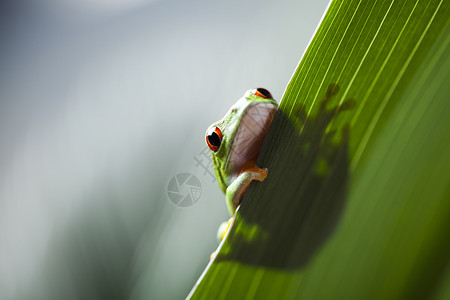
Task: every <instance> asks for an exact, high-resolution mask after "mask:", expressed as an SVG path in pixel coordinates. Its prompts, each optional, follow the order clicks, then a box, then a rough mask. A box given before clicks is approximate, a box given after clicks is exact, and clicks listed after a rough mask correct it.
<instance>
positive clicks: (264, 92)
mask: <svg viewBox="0 0 450 300" xmlns="http://www.w3.org/2000/svg"><path fill="white" fill-rule="evenodd" d="M252 92H253V95H255V96H258V97H261V98H264V99H272V98H273V97H272V94H271V93H270V92H269V91H268V90H266V89H264V88H256V89H254V90H253V91H252Z"/></svg>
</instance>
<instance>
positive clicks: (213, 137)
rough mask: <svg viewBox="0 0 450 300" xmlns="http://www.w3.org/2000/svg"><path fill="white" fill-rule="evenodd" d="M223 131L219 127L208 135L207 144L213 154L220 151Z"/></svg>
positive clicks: (210, 130)
mask: <svg viewBox="0 0 450 300" xmlns="http://www.w3.org/2000/svg"><path fill="white" fill-rule="evenodd" d="M222 138H223V135H222V131H221V130H220V128H219V127H211V128H210V129H209V130H208V132H207V133H206V143H207V144H208V147H209V149H211V150H212V151H213V152H217V150H219V147H220V144H221V143H222Z"/></svg>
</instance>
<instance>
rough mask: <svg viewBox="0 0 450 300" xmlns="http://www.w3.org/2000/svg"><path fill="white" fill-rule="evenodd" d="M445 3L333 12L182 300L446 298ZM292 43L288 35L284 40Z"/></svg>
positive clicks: (449, 26) (449, 75) (354, 6)
mask: <svg viewBox="0 0 450 300" xmlns="http://www.w3.org/2000/svg"><path fill="white" fill-rule="evenodd" d="M448 16H449V2H448V1H443V0H442V1H437V0H436V1H362V0H360V1H356V0H350V1H340V0H336V1H333V2H332V3H331V4H330V6H329V8H328V11H327V12H326V14H325V16H324V18H323V21H322V23H321V25H320V26H319V28H318V30H317V32H316V34H315V36H314V38H313V39H312V41H311V43H310V45H309V47H308V49H307V51H306V52H305V53H304V55H303V58H302V60H301V62H300V64H299V65H298V67H297V70H296V72H295V73H294V75H293V77H292V78H291V81H290V82H289V84H288V86H287V88H286V91H285V94H284V96H283V98H282V101H281V103H280V109H279V111H278V112H277V115H276V116H275V119H274V121H273V125H272V127H271V130H270V132H269V135H268V137H267V139H266V142H265V145H264V147H263V149H262V152H261V154H260V157H259V159H258V165H259V166H263V167H267V168H268V169H269V176H268V178H267V179H266V180H265V181H264V182H262V183H256V182H253V183H252V184H251V185H250V187H249V189H248V191H247V193H246V195H245V197H244V199H243V202H242V204H241V207H240V208H239V210H238V211H237V213H236V217H235V221H234V224H233V227H232V229H231V230H230V232H229V233H228V235H227V237H226V239H225V240H224V241H223V242H222V244H221V246H220V251H219V253H218V254H217V256H216V258H215V260H214V261H213V262H212V263H210V265H209V266H208V267H207V269H206V270H205V272H204V274H203V275H202V277H201V278H200V279H199V281H198V282H197V284H196V286H195V287H194V289H193V290H192V292H191V294H190V296H191V297H192V298H194V299H230V298H233V299H235V298H236V299H237V298H239V299H242V298H249V299H250V298H255V297H256V298H270V299H272V298H274V299H275V298H303V299H392V298H395V299H398V298H405V299H411V298H419V299H430V298H441V299H444V298H445V297H446V296H448V295H449V294H450V288H449V285H450V267H449V260H450V255H449V253H450V242H449V238H448V234H449V230H450V117H449V116H448V115H449V114H450V101H449V95H450V80H449V79H450V55H449V54H450V47H449V42H450V22H449V17H448ZM292 38H295V37H292Z"/></svg>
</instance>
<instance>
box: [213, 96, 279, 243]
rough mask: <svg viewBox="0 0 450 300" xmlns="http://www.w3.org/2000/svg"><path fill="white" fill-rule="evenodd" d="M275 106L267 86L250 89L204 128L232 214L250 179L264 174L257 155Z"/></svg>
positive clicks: (266, 172) (264, 170)
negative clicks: (219, 117)
mask: <svg viewBox="0 0 450 300" xmlns="http://www.w3.org/2000/svg"><path fill="white" fill-rule="evenodd" d="M277 108H278V104H277V102H276V101H275V100H274V99H273V97H272V94H271V93H270V92H269V91H268V90H266V89H263V88H256V89H251V90H248V91H247V92H246V93H245V94H244V96H243V97H242V98H241V99H239V100H238V101H237V102H236V103H235V104H234V105H233V106H231V108H230V109H229V110H228V112H227V114H226V115H225V117H223V119H222V120H220V121H217V122H216V123H213V124H212V125H211V126H210V127H209V128H208V130H207V131H206V144H207V145H208V147H209V148H210V149H211V152H212V160H213V164H214V172H215V174H216V177H217V182H218V183H219V186H220V188H221V189H222V191H223V192H224V193H225V194H226V202H227V205H228V209H229V211H230V214H231V215H232V216H233V215H234V213H235V211H236V209H237V207H238V206H239V204H240V203H241V200H242V197H243V196H244V193H245V191H246V190H247V188H248V186H249V184H250V182H251V181H252V180H258V181H263V180H264V179H265V178H266V177H267V174H268V170H267V168H260V167H258V166H257V165H256V159H257V158H258V155H259V152H260V150H261V147H262V145H263V142H264V139H265V138H266V135H267V133H268V132H269V128H270V125H271V123H272V119H273V117H274V115H275V112H276V110H277ZM230 221H231V220H230ZM229 224H230V222H228V227H229ZM228 227H227V229H226V230H225V232H226V231H227V230H228ZM222 238H223V237H222Z"/></svg>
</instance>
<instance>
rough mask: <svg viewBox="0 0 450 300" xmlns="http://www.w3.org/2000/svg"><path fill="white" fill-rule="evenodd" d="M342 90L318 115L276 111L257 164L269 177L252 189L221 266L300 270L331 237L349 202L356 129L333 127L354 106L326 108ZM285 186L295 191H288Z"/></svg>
mask: <svg viewBox="0 0 450 300" xmlns="http://www.w3.org/2000/svg"><path fill="white" fill-rule="evenodd" d="M338 90H339V87H338V85H337V84H330V85H329V87H328V90H327V92H326V94H325V96H324V97H323V99H322V101H321V102H320V103H319V105H318V110H317V112H315V113H314V114H312V115H307V114H306V113H305V109H304V107H303V106H300V107H299V108H297V109H296V110H295V111H296V112H298V113H297V114H296V115H295V116H291V117H288V116H287V115H286V114H285V113H284V112H283V110H282V109H279V110H278V111H277V114H276V115H275V118H274V120H273V123H272V128H271V130H270V131H269V134H268V136H267V138H266V143H267V141H269V143H271V148H270V149H268V148H269V147H267V145H266V147H263V149H262V152H261V154H260V156H259V158H258V163H257V164H258V165H259V166H261V167H267V168H268V169H269V176H268V178H267V179H266V180H265V181H264V182H263V183H262V184H259V185H258V186H256V185H255V182H253V183H252V184H251V185H250V187H249V189H248V190H247V192H246V195H245V197H244V199H243V204H242V205H241V207H240V209H239V211H238V213H237V214H236V220H235V222H234V225H233V228H232V229H231V230H230V232H229V234H228V238H227V240H226V241H225V243H224V244H223V246H222V249H221V250H220V252H219V254H218V255H217V257H216V259H215V260H216V261H217V262H219V261H230V260H231V261H238V262H241V263H244V264H247V265H257V266H264V267H270V268H277V269H298V268H301V267H303V266H305V265H306V264H307V262H308V261H309V260H310V259H311V258H312V257H313V254H314V253H316V251H317V250H318V249H320V246H321V245H323V244H324V242H325V241H326V240H327V238H328V237H329V236H330V235H331V233H332V232H333V230H334V228H335V227H336V226H337V224H338V221H339V218H340V216H341V213H342V210H343V207H344V204H345V199H346V196H347V183H348V166H349V161H348V138H349V133H350V128H349V126H348V125H346V126H344V127H343V128H340V129H339V130H338V131H329V130H328V127H329V125H330V123H331V122H332V121H333V120H334V119H335V118H336V117H337V116H338V115H339V114H340V113H341V112H343V111H345V110H348V109H351V108H353V106H354V101H353V100H346V101H344V102H343V103H342V104H341V105H335V106H334V107H332V108H327V106H330V105H329V102H330V99H331V98H332V97H333V96H334V95H336V94H337V92H338ZM287 145H288V146H287ZM292 178H295V180H292ZM285 180H287V181H289V182H290V184H292V182H296V186H289V187H288V188H287V189H285V187H286V185H285V183H284V181H285ZM262 198H263V201H261V199H262Z"/></svg>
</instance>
